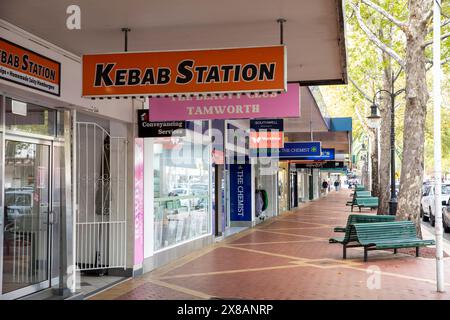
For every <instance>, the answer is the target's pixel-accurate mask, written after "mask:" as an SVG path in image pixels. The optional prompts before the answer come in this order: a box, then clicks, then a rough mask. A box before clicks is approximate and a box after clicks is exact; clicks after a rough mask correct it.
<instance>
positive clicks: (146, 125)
mask: <svg viewBox="0 0 450 320" xmlns="http://www.w3.org/2000/svg"><path fill="white" fill-rule="evenodd" d="M185 134H186V121H149V111H148V110H138V137H139V138H159V137H182V136H184V135H185Z"/></svg>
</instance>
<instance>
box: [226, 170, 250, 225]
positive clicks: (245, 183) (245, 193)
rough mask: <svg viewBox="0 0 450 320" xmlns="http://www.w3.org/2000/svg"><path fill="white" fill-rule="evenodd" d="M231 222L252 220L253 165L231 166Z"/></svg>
mask: <svg viewBox="0 0 450 320" xmlns="http://www.w3.org/2000/svg"><path fill="white" fill-rule="evenodd" d="M228 172H229V175H230V220H231V221H251V220H252V195H251V190H252V176H251V174H252V173H251V164H230V165H229V169H228Z"/></svg>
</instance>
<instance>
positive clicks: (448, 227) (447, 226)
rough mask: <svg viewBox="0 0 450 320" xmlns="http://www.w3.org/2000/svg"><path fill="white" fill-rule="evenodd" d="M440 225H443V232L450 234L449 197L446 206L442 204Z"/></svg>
mask: <svg viewBox="0 0 450 320" xmlns="http://www.w3.org/2000/svg"><path fill="white" fill-rule="evenodd" d="M442 224H443V225H444V231H445V232H450V197H449V198H448V200H447V203H446V205H444V204H442Z"/></svg>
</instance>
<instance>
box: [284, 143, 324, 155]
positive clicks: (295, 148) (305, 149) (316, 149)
mask: <svg viewBox="0 0 450 320" xmlns="http://www.w3.org/2000/svg"><path fill="white" fill-rule="evenodd" d="M321 146H322V144H321V142H320V141H306V142H286V143H285V144H284V147H283V148H281V149H280V150H279V153H278V157H279V158H298V157H309V156H320V154H321V151H322V148H321Z"/></svg>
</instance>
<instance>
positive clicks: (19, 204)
mask: <svg viewBox="0 0 450 320" xmlns="http://www.w3.org/2000/svg"><path fill="white" fill-rule="evenodd" d="M63 149H64V148H63V146H62V145H58V144H57V143H56V142H53V141H48V140H42V139H34V138H28V137H26V138H25V137H18V136H17V137H16V136H5V151H4V152H5V157H4V159H5V166H4V181H3V183H4V194H3V196H4V208H3V209H4V221H3V226H4V227H3V271H2V293H3V295H5V294H6V295H10V296H11V297H12V298H14V297H15V296H17V297H20V296H23V295H25V294H29V293H33V292H36V291H38V290H41V289H44V288H48V287H50V286H51V285H52V283H54V282H55V281H57V279H58V275H59V270H58V269H59V255H58V254H59V241H57V239H58V238H57V237H58V235H59V228H60V224H59V221H60V213H61V211H60V209H61V205H60V204H61V203H62V200H63V199H62V197H61V195H63V194H61V192H62V184H61V183H60V177H61V175H60V173H61V170H60V168H61V166H60V164H61V162H62V163H64V161H61V160H62V150H63ZM55 236H56V241H55ZM52 277H53V279H52Z"/></svg>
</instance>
